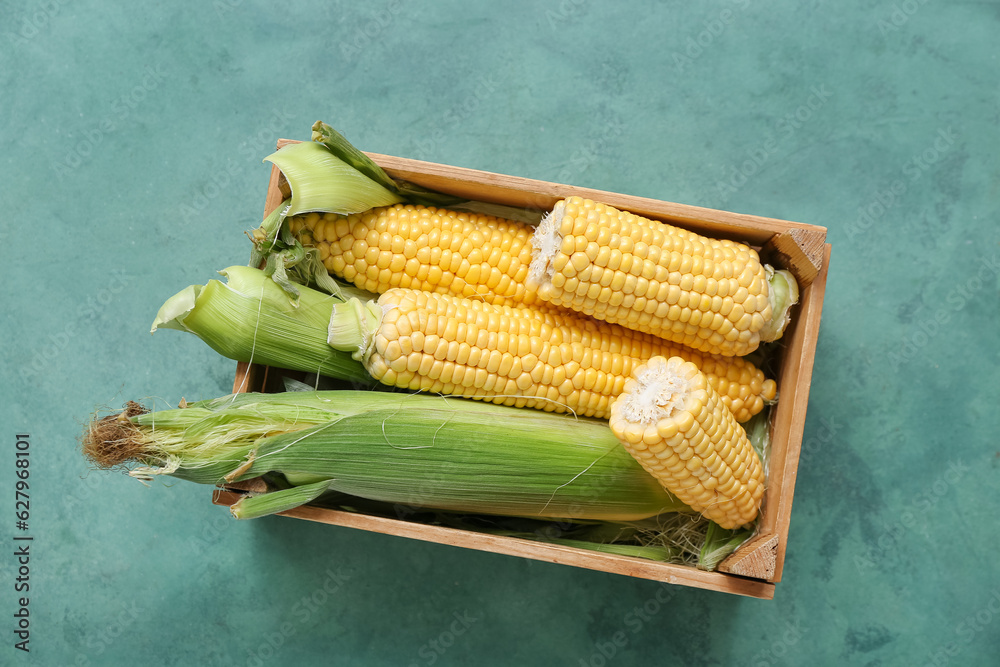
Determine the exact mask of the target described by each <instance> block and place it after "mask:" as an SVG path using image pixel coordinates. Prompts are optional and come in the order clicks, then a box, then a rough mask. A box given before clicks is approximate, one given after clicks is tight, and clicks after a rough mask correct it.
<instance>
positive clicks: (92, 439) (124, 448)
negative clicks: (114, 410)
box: [81, 401, 152, 470]
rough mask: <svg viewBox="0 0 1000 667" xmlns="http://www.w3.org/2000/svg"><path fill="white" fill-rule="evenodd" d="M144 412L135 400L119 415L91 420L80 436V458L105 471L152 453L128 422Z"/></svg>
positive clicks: (140, 433) (134, 427)
mask: <svg viewBox="0 0 1000 667" xmlns="http://www.w3.org/2000/svg"><path fill="white" fill-rule="evenodd" d="M147 412H149V410H147V409H146V408H144V407H142V406H141V405H139V404H138V403H136V402H135V401H129V402H128V403H126V404H125V409H124V410H123V411H122V412H120V413H118V414H113V415H108V416H106V417H102V418H100V419H95V420H94V421H92V422H91V423H90V426H89V427H88V428H87V430H86V432H84V434H83V440H82V443H81V445H82V448H83V455H84V456H86V457H87V458H88V459H90V461H92V462H93V463H94V464H95V465H96V466H97V467H98V468H101V469H103V470H108V469H112V468H118V467H121V466H123V465H125V464H126V463H127V462H129V461H134V460H136V459H141V458H143V457H144V456H147V455H149V454H151V453H152V452H151V451H150V450H149V449H148V446H147V443H146V438H145V437H144V436H143V435H142V432H141V431H140V430H139V427H137V426H136V425H135V424H133V423H132V422H131V419H132V417H137V416H139V415H143V414H146V413H147Z"/></svg>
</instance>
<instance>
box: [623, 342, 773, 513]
mask: <svg viewBox="0 0 1000 667" xmlns="http://www.w3.org/2000/svg"><path fill="white" fill-rule="evenodd" d="M609 424H610V426H611V430H612V432H614V434H615V436H616V437H617V438H618V439H619V440H620V441H621V443H622V445H623V446H624V447H625V448H626V449H627V450H628V451H629V453H631V454H632V456H634V457H635V459H636V460H637V461H639V463H640V464H642V466H643V467H644V468H645V469H646V470H647V471H649V473H650V474H652V475H653V476H654V477H656V478H657V479H658V480H659V481H660V483H661V484H663V486H664V488H666V489H667V490H668V491H670V492H671V493H673V494H674V495H676V496H677V497H678V498H680V500H681V501H683V502H684V503H685V504H687V505H688V506H690V507H691V508H692V509H694V510H695V511H698V512H701V513H702V514H703V515H704V516H706V517H708V518H709V519H711V520H712V521H714V522H716V523H717V524H719V525H720V526H721V527H723V528H727V529H732V528H739V527H741V526H745V525H747V524H749V523H751V522H752V521H753V520H754V519H755V518H757V513H758V511H759V509H760V504H761V501H762V499H763V495H764V467H763V465H762V464H761V461H760V458H759V457H758V456H757V453H756V452H755V451H754V449H753V446H752V445H751V444H750V440H749V439H748V438H747V435H746V432H745V431H744V430H743V427H742V426H740V425H739V424H738V423H737V422H736V418H735V417H734V416H733V413H732V412H731V411H730V410H729V408H727V407H726V405H725V401H724V399H723V398H722V397H721V396H720V395H719V394H718V392H716V390H715V389H714V388H713V387H712V383H711V382H710V381H709V378H708V377H707V376H706V375H705V373H703V372H702V371H700V370H699V369H698V367H697V366H696V365H694V364H692V363H690V362H688V361H685V360H684V359H681V358H680V357H671V358H669V359H667V358H664V357H654V358H652V359H650V360H649V361H648V362H646V363H645V364H643V365H641V366H639V368H637V369H636V371H635V373H634V374H633V376H632V378H631V379H630V380H629V381H628V382H627V383H626V385H625V391H624V392H623V393H622V394H621V395H620V396H619V397H618V398H617V399H616V400H615V401H614V402H613V403H612V405H611V415H610V417H609ZM638 443H642V446H637V444H638Z"/></svg>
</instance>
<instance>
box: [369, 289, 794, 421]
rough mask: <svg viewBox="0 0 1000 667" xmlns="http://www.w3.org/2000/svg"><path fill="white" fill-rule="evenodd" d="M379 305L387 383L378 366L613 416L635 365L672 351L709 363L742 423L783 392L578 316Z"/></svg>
mask: <svg viewBox="0 0 1000 667" xmlns="http://www.w3.org/2000/svg"><path fill="white" fill-rule="evenodd" d="M378 306H379V309H380V310H381V311H382V312H383V313H384V315H383V318H382V322H381V323H380V324H379V325H378V326H377V329H376V330H375V331H373V332H372V339H373V340H374V345H373V346H372V348H371V350H370V351H369V356H368V358H367V360H366V362H365V363H366V367H367V368H368V369H369V371H370V372H372V374H373V376H374V377H375V378H376V379H377V380H384V378H383V377H380V376H379V375H378V374H377V372H378V369H385V368H390V369H393V370H396V371H397V375H396V376H395V377H396V379H397V380H399V379H400V378H402V379H405V383H404V384H396V386H400V387H402V388H407V389H412V390H424V391H440V392H441V393H444V394H454V395H461V396H467V397H471V398H480V399H483V400H488V401H492V402H494V403H502V404H505V405H515V404H519V405H524V406H527V407H532V408H539V409H544V410H550V411H552V410H554V411H560V412H567V411H572V412H575V413H577V414H579V415H581V416H586V417H596V418H602V419H603V418H607V416H608V414H609V413H610V406H611V402H612V401H613V400H614V398H615V397H617V396H618V395H619V394H620V393H621V391H622V390H623V388H624V387H625V385H626V380H627V376H628V374H629V373H630V372H631V370H632V369H633V368H636V367H638V366H639V365H640V364H642V363H644V362H645V361H647V360H648V359H649V358H650V357H652V356H655V355H663V356H679V357H682V358H683V359H685V360H687V361H689V362H692V363H694V364H696V365H697V367H699V368H701V369H702V370H703V371H704V373H705V375H706V377H707V378H708V380H707V381H708V382H709V383H710V384H711V385H713V386H717V387H718V388H719V389H721V390H723V391H721V392H719V393H720V394H721V396H720V399H719V400H720V401H721V402H722V404H723V405H725V406H727V409H728V406H730V405H732V406H733V407H734V408H735V409H736V413H735V414H736V417H737V418H738V419H739V420H740V421H745V420H747V419H750V417H752V416H753V415H754V414H756V413H757V412H759V411H760V410H761V409H762V408H763V406H764V403H765V401H769V400H771V399H773V398H774V393H775V389H776V387H775V384H774V382H773V381H771V380H767V379H765V378H764V375H763V373H762V372H761V371H760V370H759V369H757V368H756V367H754V366H753V365H752V364H751V363H749V362H747V361H746V360H744V359H740V358H734V357H722V356H718V355H710V354H705V353H701V352H698V351H695V350H691V349H687V348H684V347H683V346H681V345H677V344H675V343H671V342H669V341H665V340H662V339H659V338H656V337H654V336H651V335H649V334H643V333H640V332H637V331H632V330H630V329H626V328H624V327H620V326H616V325H612V324H608V323H605V322H599V321H597V320H594V319H591V318H588V317H584V316H581V315H578V314H576V313H572V312H567V311H559V310H555V309H551V308H535V307H527V306H518V307H514V306H500V305H496V304H490V303H486V302H483V301H480V300H477V299H466V298H462V297H457V296H454V295H450V294H437V293H432V292H423V291H419V290H413V289H403V288H396V289H390V290H388V291H386V292H385V293H383V294H382V296H380V297H379V299H378ZM401 356H402V357H403V359H400V358H399V357H401ZM443 360H447V361H448V362H454V364H455V365H456V366H458V367H461V368H462V369H465V370H449V373H450V374H451V375H450V381H448V380H445V379H443V378H442V377H440V375H439V374H438V372H439V367H441V364H436V365H435V362H441V361H443ZM403 371H409V372H410V373H415V375H412V376H411V375H403V374H402V372H403ZM459 379H460V380H461V381H459ZM400 381H402V380H400ZM439 385H440V386H439ZM734 389H735V390H736V396H735V397H731V396H730V394H731V393H733V390H734Z"/></svg>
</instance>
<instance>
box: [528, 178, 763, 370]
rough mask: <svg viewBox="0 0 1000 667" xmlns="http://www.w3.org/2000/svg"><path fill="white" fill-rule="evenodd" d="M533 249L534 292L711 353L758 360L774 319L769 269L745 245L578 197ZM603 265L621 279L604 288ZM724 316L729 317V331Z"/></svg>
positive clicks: (559, 209) (539, 234)
mask: <svg viewBox="0 0 1000 667" xmlns="http://www.w3.org/2000/svg"><path fill="white" fill-rule="evenodd" d="M605 230H607V231H605ZM598 240H603V241H604V242H605V245H603V246H602V245H601V244H600V243H599V241H598ZM532 245H533V247H534V249H535V261H534V262H533V263H532V265H531V271H530V272H529V276H528V286H529V288H530V289H533V290H535V291H536V293H537V295H538V297H539V298H540V299H541V300H542V301H545V302H547V303H550V304H553V305H556V306H562V307H566V308H570V309H573V310H579V311H580V312H582V313H584V314H586V315H590V316H592V317H596V318H597V319H600V320H604V321H606V322H611V323H614V324H620V325H622V326H625V327H628V328H630V329H636V330H637V331H642V332H644V333H650V334H653V335H656V336H659V337H661V338H665V339H667V340H671V341H674V342H676V343H681V344H683V345H687V346H688V347H692V348H694V349H697V350H700V351H703V352H710V353H713V354H721V355H725V356H742V355H745V354H748V353H750V352H752V351H753V350H755V349H756V348H757V346H758V345H759V344H760V342H761V340H762V337H761V334H762V332H765V330H766V325H767V323H768V322H770V320H771V317H772V306H771V302H770V301H769V299H768V280H767V270H766V268H765V266H764V265H763V264H761V262H760V259H759V258H758V256H757V253H756V252H755V251H754V250H753V249H752V248H750V247H749V246H746V245H743V244H738V243H734V242H732V241H728V240H716V239H710V238H706V237H702V236H699V235H697V234H693V233H692V232H688V231H686V230H682V229H678V228H676V227H672V226H670V225H667V224H665V223H662V222H657V221H654V220H648V219H646V218H642V217H640V216H637V215H633V214H631V213H628V212H625V211H619V210H617V209H615V208H612V207H611V206H607V205H605V204H600V203H596V202H592V201H590V200H587V199H583V198H581V197H570V198H568V199H565V200H563V201H560V202H558V203H557V204H556V206H555V208H554V209H553V211H552V213H551V214H550V215H549V216H548V217H547V218H546V219H545V220H543V221H542V223H541V224H540V225H539V226H538V228H537V231H536V233H535V235H534V236H533V237H532ZM598 266H599V267H602V268H607V269H608V270H609V271H612V272H614V273H613V274H612V276H610V277H608V278H606V279H604V280H603V281H602V280H601V279H602V278H604V275H605V272H603V271H597V272H595V271H593V268H594V267H598ZM599 284H600V285H601V287H604V286H608V287H610V291H608V292H605V291H603V290H601V289H599V288H595V287H593V286H594V285H599ZM577 295H587V296H588V297H590V298H589V299H588V300H586V301H581V300H580V299H578V298H577ZM703 296H705V297H709V298H708V299H704V298H702V297H703ZM715 296H720V297H722V298H721V299H720V300H716V299H714V298H711V297H715ZM663 304H667V306H664V305H663ZM677 304H679V305H680V308H679V309H675V308H671V307H669V306H673V305H677ZM692 310H694V311H695V312H698V313H700V314H699V315H697V316H696V317H692ZM716 314H721V315H723V316H724V318H725V319H728V321H729V323H730V324H729V326H727V327H726V331H721V330H719V327H721V326H724V325H723V322H722V321H720V320H719V319H718V318H716V317H715V315H716ZM716 332H718V333H720V334H721V335H720V336H713V333H716ZM730 334H731V335H730ZM778 335H780V332H778ZM768 339H769V340H770V338H768Z"/></svg>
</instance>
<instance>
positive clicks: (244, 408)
mask: <svg viewBox="0 0 1000 667" xmlns="http://www.w3.org/2000/svg"><path fill="white" fill-rule="evenodd" d="M131 405H132V407H131V408H130V410H128V411H126V412H125V413H122V414H121V415H113V416H109V417H105V418H103V419H101V420H98V421H96V422H94V423H93V424H92V425H91V426H90V427H89V429H88V431H87V433H86V434H85V436H84V452H85V454H86V455H87V456H88V457H90V458H91V460H92V461H93V462H94V463H96V464H97V465H98V466H100V467H104V468H108V467H116V466H127V465H129V463H130V462H132V464H133V469H132V470H131V473H130V474H132V475H133V476H137V477H140V478H144V479H149V478H151V477H153V476H155V475H170V476H173V477H178V478H181V479H186V480H189V481H193V482H198V483H202V484H222V483H224V482H235V481H241V480H246V479H251V478H255V477H259V476H262V475H265V474H275V473H280V474H282V475H284V477H285V479H287V481H288V482H289V483H290V484H292V485H293V486H292V488H290V489H284V490H281V491H276V492H273V493H268V494H265V495H262V496H258V497H256V498H249V499H247V500H246V501H245V502H243V503H241V504H238V505H237V506H234V508H233V513H234V515H236V516H237V517H253V516H263V515H265V514H270V513H273V512H278V511H283V510H286V509H290V508H291V507H295V506H297V505H299V504H302V503H303V502H308V501H309V500H312V499H314V498H317V497H318V496H319V495H321V494H322V493H323V492H324V491H336V492H340V493H347V494H350V495H352V496H357V497H361V498H366V499H370V500H375V501H380V502H386V503H397V504H404V505H407V506H414V507H426V508H433V509H439V510H448V511H456V512H467V513H480V514H495V515H504V516H524V517H536V518H537V517H550V518H565V519H571V520H613V521H630V520H637V519H642V518H646V517H650V516H655V515H658V514H660V513H662V512H671V511H688V510H687V508H686V507H685V506H684V505H683V504H682V503H680V502H679V501H678V500H677V499H676V498H674V497H673V496H672V495H670V494H669V493H667V492H666V491H664V490H663V488H662V487H661V486H660V484H659V483H658V482H657V481H656V480H655V479H654V478H653V477H652V476H650V475H649V474H648V473H646V471H645V470H643V469H642V467H641V466H640V465H639V464H638V463H637V462H636V461H635V460H634V459H633V458H632V457H631V456H630V455H629V454H628V452H626V451H625V449H624V448H622V447H621V445H620V444H619V443H618V441H617V439H615V437H614V435H613V434H612V433H611V431H610V430H609V429H608V428H607V424H605V423H604V422H598V421H593V420H586V419H573V418H571V417H564V416H561V415H553V414H547V413H541V412H534V411H527V410H522V409H518V408H508V407H503V406H497V405H492V404H484V403H478V402H474V401H464V400H461V399H448V398H444V397H438V396H424V395H404V394H389V393H383V392H369V391H320V392H290V393H282V394H238V395H234V396H226V397H222V398H219V399H214V400H212V401H202V402H198V403H192V404H190V405H189V406H188V407H185V408H179V409H176V410H167V411H161V412H151V413H144V414H140V410H139V409H138V408H137V407H136V405H135V404H131ZM136 463H138V464H139V467H134V465H135V464H136ZM306 487H308V488H306Z"/></svg>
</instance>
